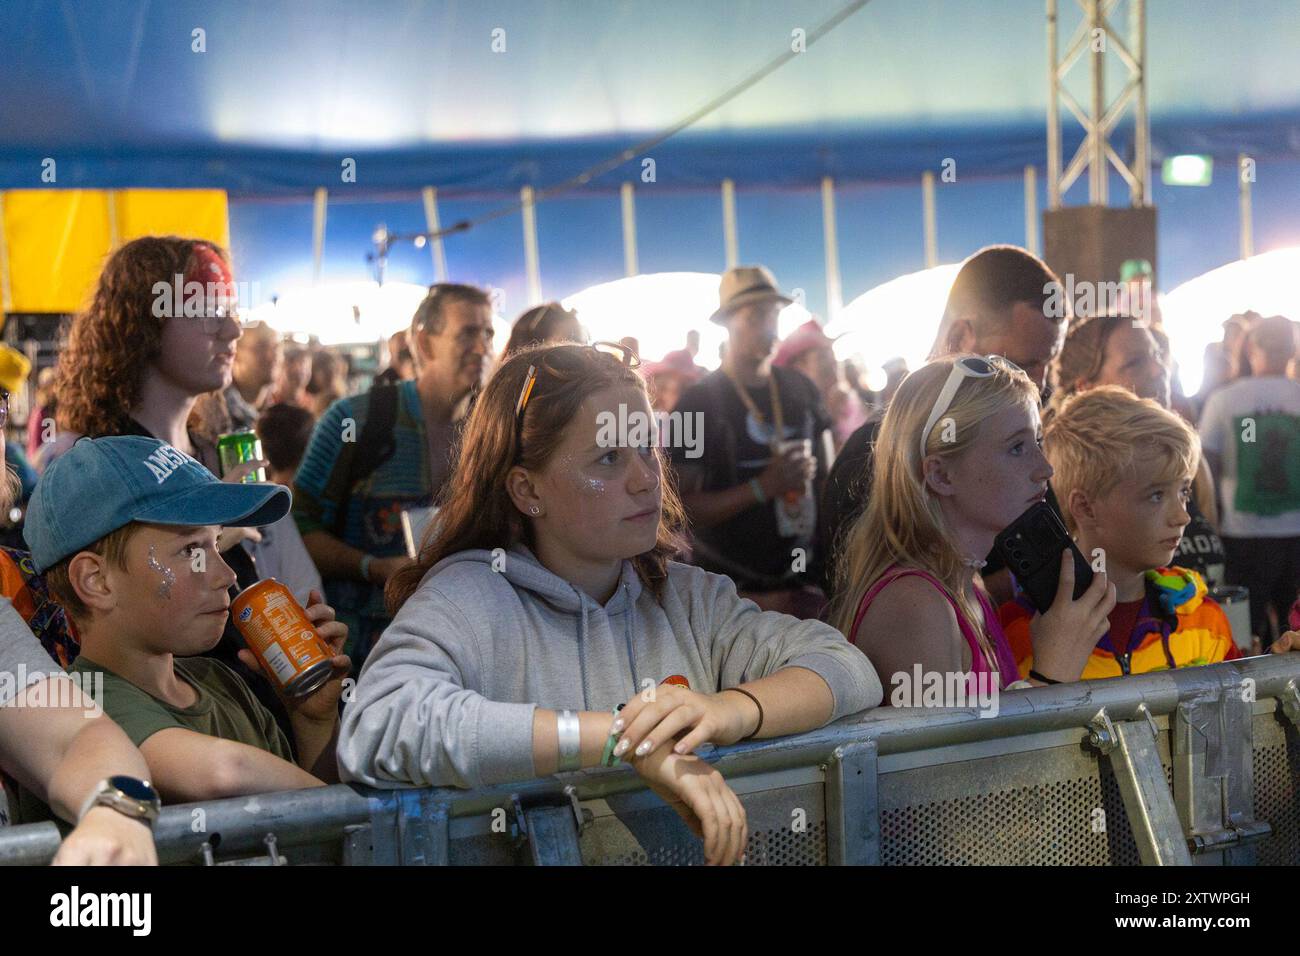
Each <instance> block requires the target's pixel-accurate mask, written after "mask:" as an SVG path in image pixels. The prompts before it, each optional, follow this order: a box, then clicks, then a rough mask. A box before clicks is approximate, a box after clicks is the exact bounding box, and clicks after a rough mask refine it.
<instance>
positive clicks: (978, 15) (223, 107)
mask: <svg viewBox="0 0 1300 956" xmlns="http://www.w3.org/2000/svg"><path fill="white" fill-rule="evenodd" d="M843 5H844V4H843V0H820V2H811V0H809V2H798V3H792V2H783V0H750V2H725V3H723V2H717V3H700V2H698V0H691V2H683V0H661V2H658V3H653V4H647V3H644V2H639V0H638V2H628V0H609V2H599V3H597V2H547V3H520V2H517V0H515V2H501V0H488V2H444V3H434V2H426V0H406V2H399V0H372V2H366V3H355V2H343V0H320V2H311V3H307V2H268V0H261V2H256V3H252V2H244V0H229V2H223V3H219V4H214V3H212V2H210V0H205V2H197V0H166V2H163V0H153V2H143V0H96V2H73V0H5V2H4V3H3V4H0V77H3V88H4V89H5V95H4V97H2V98H0V130H3V135H2V137H0V188H19V187H24V186H39V185H40V171H41V166H40V161H41V159H43V158H44V157H47V156H51V157H54V158H55V159H56V160H58V161H59V166H58V173H59V176H58V185H59V186H63V187H68V186H103V187H117V186H128V185H149V186H218V187H223V188H226V189H228V190H230V191H231V192H232V194H233V195H235V196H236V197H238V196H269V195H276V194H296V195H302V194H303V192H304V191H309V190H310V189H312V188H314V187H315V186H318V185H328V186H331V187H338V186H339V185H340V175H339V172H340V163H341V160H342V158H343V157H352V158H354V159H356V160H357V182H356V183H355V184H349V187H348V190H346V191H350V192H354V193H357V194H359V195H360V194H371V195H375V194H379V193H383V192H393V191H406V190H411V189H416V188H418V187H420V186H423V185H436V186H439V187H441V188H442V189H444V190H447V191H449V192H451V193H461V194H464V195H471V194H475V193H479V194H481V193H492V192H507V191H513V190H515V189H517V188H518V187H519V186H520V185H522V184H525V183H530V184H533V185H538V186H545V185H548V184H551V183H554V182H556V181H558V180H561V179H564V178H566V177H567V176H568V175H571V174H572V173H574V172H575V171H577V170H578V169H581V168H583V167H584V166H586V165H588V164H590V163H593V162H595V161H598V160H599V159H601V158H604V157H605V156H608V155H609V154H610V153H611V152H613V151H616V150H618V149H621V148H622V147H624V146H626V145H628V144H629V143H631V142H634V141H636V140H637V139H639V138H640V137H641V136H642V135H644V134H645V133H647V132H652V131H655V130H658V129H660V128H662V127H665V126H667V125H669V124H671V123H672V122H673V121H675V120H676V119H678V118H679V117H681V116H682V115H684V114H686V113H689V112H690V111H691V110H692V109H694V108H696V107H697V106H699V105H700V104H701V103H702V102H703V101H705V100H707V99H708V98H710V97H712V96H713V95H715V94H716V93H718V92H720V91H721V90H723V89H725V88H727V87H728V86H729V85H730V84H732V83H734V82H736V81H737V80H738V79H740V78H742V77H743V76H744V75H746V74H747V73H748V72H749V71H750V70H752V69H753V68H755V67H757V66H758V65H760V64H762V63H764V62H766V61H767V60H769V59H770V58H771V57H772V56H774V55H776V54H777V53H779V52H780V51H782V50H783V49H787V48H788V45H789V43H790V39H791V31H792V30H794V29H796V28H802V29H804V30H812V29H813V28H814V27H815V26H816V25H817V24H818V23H820V22H821V21H823V20H824V19H826V18H827V17H829V16H830V15H832V14H833V13H834V12H836V11H837V10H839V9H840V8H841V7H842V6H843ZM1125 6H1126V5H1124V4H1122V5H1121V9H1123V8H1124V7H1125ZM1147 7H1148V36H1149V39H1148V56H1149V72H1150V80H1149V102H1150V107H1151V113H1152V127H1153V135H1154V138H1155V143H1156V152H1157V155H1159V154H1160V152H1161V151H1165V152H1178V151H1192V150H1196V151H1208V152H1215V153H1218V154H1220V155H1225V156H1226V155H1232V154H1235V153H1236V152H1237V151H1239V150H1241V149H1243V148H1245V149H1246V151H1248V152H1251V153H1252V154H1253V155H1256V156H1257V157H1258V158H1260V159H1262V160H1267V159H1270V158H1273V159H1286V158H1296V157H1300V74H1297V72H1296V71H1295V69H1294V68H1293V65H1294V62H1295V51H1296V50H1297V49H1298V48H1300V13H1298V12H1297V6H1296V3H1295V0H1149V2H1148V4H1147ZM1061 9H1062V42H1064V39H1065V38H1066V37H1067V36H1068V35H1069V31H1070V29H1071V28H1072V26H1073V24H1074V22H1076V20H1077V16H1078V13H1077V8H1076V6H1075V5H1074V4H1072V3H1070V2H1068V0H1062V2H1061ZM1117 19H1118V24H1119V25H1120V26H1121V29H1123V28H1124V26H1125V24H1126V19H1127V18H1126V17H1120V18H1117ZM196 28H202V29H203V30H204V31H205V40H206V52H204V53H196V52H193V50H192V43H193V41H192V31H193V30H194V29H196ZM497 29H501V30H504V35H503V39H504V43H505V50H504V51H503V52H493V49H492V44H493V31H494V30H497ZM498 36H500V35H498ZM1045 74H1046V41H1045V17H1044V4H1043V2H1042V0H992V2H987V3H976V2H970V0H916V2H904V0H873V2H871V3H869V4H868V5H867V6H866V8H865V9H863V10H862V11H860V12H858V13H857V14H855V15H854V16H852V17H851V18H850V19H848V20H847V21H846V22H845V23H843V24H842V25H841V26H840V27H839V28H838V29H837V30H836V31H835V32H833V33H832V34H830V35H829V36H827V37H826V38H825V39H823V40H821V41H820V42H819V43H817V44H815V45H814V46H812V47H810V48H809V49H808V51H807V53H805V54H802V55H800V56H798V57H795V58H794V59H793V60H792V61H791V62H790V63H789V64H787V65H786V66H784V67H782V68H781V69H780V70H778V71H777V72H776V73H774V74H772V75H771V76H769V77H767V78H765V79H764V80H762V81H761V82H760V83H759V84H757V85H756V86H754V87H753V88H752V89H750V90H748V91H746V92H745V93H743V94H741V95H740V96H739V97H737V98H736V99H735V100H733V101H732V102H730V103H729V104H727V105H725V106H724V107H722V108H721V109H719V110H718V111H717V112H716V113H714V114H712V115H710V116H708V117H706V118H705V119H703V120H702V121H701V122H700V123H699V124H697V126H696V127H695V128H693V129H692V130H691V131H690V132H689V133H687V134H683V135H682V136H680V137H678V138H676V139H674V140H672V141H670V142H669V143H667V144H664V145H662V146H660V147H657V148H656V149H655V150H654V152H653V155H654V156H655V158H656V162H657V175H658V180H659V182H660V183H661V184H663V185H667V186H682V187H691V186H704V185H708V186H710V187H712V186H713V185H714V184H716V182H717V181H718V180H719V179H721V178H722V177H723V176H724V175H729V176H731V177H732V178H734V179H735V180H736V181H737V182H738V183H739V184H741V185H742V186H744V185H775V186H789V185H804V186H806V185H810V184H812V183H814V182H815V181H816V180H817V178H819V177H820V176H821V175H823V174H828V173H829V174H831V175H835V176H837V177H839V178H840V179H843V180H858V181H873V180H874V181H880V180H899V179H911V178H914V177H915V176H916V175H917V173H918V171H919V170H920V169H921V168H927V167H928V168H932V167H934V166H935V165H937V163H938V162H939V161H940V160H941V159H942V158H944V157H948V156H952V157H955V158H956V159H957V161H958V168H959V169H960V170H961V171H962V172H964V173H966V174H968V175H993V174H1002V173H1008V172H1013V171H1017V170H1019V169H1020V168H1021V167H1022V166H1023V165H1024V164H1025V163H1029V162H1036V163H1039V164H1041V163H1042V161H1043V152H1044V132H1043V129H1044V119H1043V118H1044V115H1045V109H1046V82H1045ZM1077 74H1078V76H1077V79H1076V82H1077V83H1082V81H1083V80H1084V78H1085V77H1084V71H1083V70H1082V69H1078V70H1077ZM1121 82H1122V76H1121V74H1120V72H1119V71H1118V70H1116V71H1114V72H1113V74H1112V75H1111V76H1110V77H1109V78H1108V84H1109V89H1110V90H1111V91H1116V90H1118V89H1119V88H1120V85H1121ZM1079 95H1080V98H1081V99H1082V98H1083V92H1082V87H1081V86H1080V87H1079ZM1069 129H1070V127H1069V126H1067V130H1069ZM1074 141H1077V137H1075V138H1074ZM1068 142H1069V140H1067V145H1068ZM1121 142H1122V137H1121ZM636 171H638V170H637V169H636V167H634V166H627V167H624V168H623V169H620V170H617V171H615V173H613V174H611V175H609V176H607V177H605V179H604V180H603V182H602V183H598V184H597V185H598V186H601V185H603V186H606V187H609V186H612V185H613V184H615V183H617V182H618V181H619V180H620V179H623V178H628V176H629V173H634V172H636ZM337 195H338V193H337V191H335V190H334V189H332V198H334V196H337ZM339 198H342V197H341V196H339Z"/></svg>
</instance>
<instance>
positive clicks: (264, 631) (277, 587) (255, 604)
mask: <svg viewBox="0 0 1300 956" xmlns="http://www.w3.org/2000/svg"><path fill="white" fill-rule="evenodd" d="M230 613H231V615H232V616H233V618H234V621H235V627H237V628H238V629H239V633H240V634H242V635H243V637H244V641H245V643H247V644H248V649H249V650H251V651H252V652H253V654H254V655H255V656H256V657H257V661H258V663H259V664H261V665H262V670H264V671H266V673H268V674H270V675H271V677H272V679H273V680H274V681H275V682H276V683H277V684H279V685H280V687H281V689H282V690H283V691H284V692H285V693H286V694H288V695H289V696H290V697H303V696H305V695H307V694H310V693H311V692H312V691H314V690H315V689H316V688H318V687H320V686H321V685H322V684H324V683H325V682H326V681H327V680H329V678H330V672H331V670H332V667H331V666H330V659H331V658H332V657H333V654H332V653H331V652H330V649H329V647H328V645H326V643H325V642H324V641H323V640H321V636H320V634H318V633H317V632H316V628H315V627H313V626H312V623H311V621H309V620H308V619H307V614H306V612H305V611H304V610H303V609H302V606H301V605H300V604H299V603H298V602H297V601H295V600H294V597H293V593H292V592H291V591H290V590H289V589H288V588H287V587H285V586H284V585H283V584H281V583H280V582H279V581H277V580H276V579H275V578H266V579H265V580H263V581H258V582H257V583H256V584H254V585H253V586H252V587H249V588H245V589H244V590H243V591H240V592H239V596H238V597H236V598H235V600H234V601H232V602H231V604H230Z"/></svg>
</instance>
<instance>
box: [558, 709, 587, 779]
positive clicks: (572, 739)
mask: <svg viewBox="0 0 1300 956" xmlns="http://www.w3.org/2000/svg"><path fill="white" fill-rule="evenodd" d="M555 733H556V736H557V737H558V738H559V743H560V762H559V767H558V768H557V769H559V770H560V771H567V770H581V769H582V722H581V721H580V720H578V715H577V714H576V713H574V712H573V711H571V710H562V711H560V713H559V715H558V716H557V717H556V718H555Z"/></svg>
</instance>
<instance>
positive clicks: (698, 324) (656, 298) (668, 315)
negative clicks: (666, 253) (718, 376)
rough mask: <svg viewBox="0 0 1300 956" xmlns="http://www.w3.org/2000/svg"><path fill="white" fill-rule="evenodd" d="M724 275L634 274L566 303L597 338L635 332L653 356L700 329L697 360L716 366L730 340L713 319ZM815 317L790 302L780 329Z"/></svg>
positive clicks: (644, 353)
mask: <svg viewBox="0 0 1300 956" xmlns="http://www.w3.org/2000/svg"><path fill="white" fill-rule="evenodd" d="M718 279H719V276H718V275H717V274H716V273H710V272H657V273H652V274H650V275H640V276H630V277H628V278H626V279H616V280H615V281H613V282H603V283H601V284H600V285H594V286H591V287H590V288H587V289H583V290H582V291H581V292H576V293H574V294H573V295H571V296H569V297H567V298H566V299H564V301H563V305H564V307H565V308H566V309H576V310H577V312H578V321H580V322H581V323H582V324H583V326H584V327H585V328H586V329H587V333H588V335H590V336H591V338H592V340H593V341H595V340H608V341H613V342H617V341H618V340H619V339H621V338H623V337H624V336H632V337H633V338H635V339H636V340H637V343H638V345H639V346H640V350H641V355H642V356H643V357H644V358H645V359H646V360H648V361H657V360H658V359H661V358H663V356H664V355H666V354H667V353H669V352H671V351H673V350H674V349H681V348H685V347H686V333H687V332H690V331H692V330H694V331H697V332H699V333H700V351H699V354H698V355H696V356H695V361H696V363H697V364H699V365H701V366H703V367H704V368H707V369H715V368H717V367H718V365H719V364H720V362H721V359H720V357H719V354H718V349H719V347H720V346H721V345H722V344H723V343H724V342H726V341H727V330H726V329H725V328H723V327H722V326H721V325H718V324H717V323H716V322H710V321H709V316H711V315H712V314H713V312H714V311H715V310H716V309H717V308H718ZM810 317H811V314H810V313H809V312H808V310H807V309H805V308H804V307H803V306H802V305H800V304H798V303H794V304H793V305H788V306H786V307H785V308H784V309H782V310H781V314H780V316H779V317H778V318H777V334H778V335H779V336H780V337H781V338H785V337H786V336H787V335H789V334H790V333H791V332H793V331H794V330H795V329H797V328H798V327H799V326H800V325H802V324H803V323H804V322H807V321H808V319H809V318H810Z"/></svg>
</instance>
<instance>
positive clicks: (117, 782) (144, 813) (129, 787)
mask: <svg viewBox="0 0 1300 956" xmlns="http://www.w3.org/2000/svg"><path fill="white" fill-rule="evenodd" d="M100 806H103V807H112V808H113V809H114V810H116V811H117V812H118V813H121V814H123V815H125V816H128V817H130V818H131V819H133V820H139V821H140V822H141V823H143V824H144V825H145V826H147V827H152V826H153V822H154V821H155V820H157V819H158V812H159V811H160V810H161V809H162V801H161V800H159V799H158V791H157V790H155V789H154V788H153V786H152V785H151V784H150V783H149V781H148V780H141V779H139V778H138V777H128V776H126V775H125V774H118V775H117V776H114V777H109V778H107V779H106V780H101V781H99V783H97V784H95V789H94V790H93V791H92V792H91V794H90V796H89V797H87V798H86V802H85V803H84V804H82V807H81V813H79V814H77V822H78V823H80V822H81V820H82V818H83V817H84V816H85V815H86V814H87V813H89V812H90V811H91V810H93V809H94V808H95V807H100Z"/></svg>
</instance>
